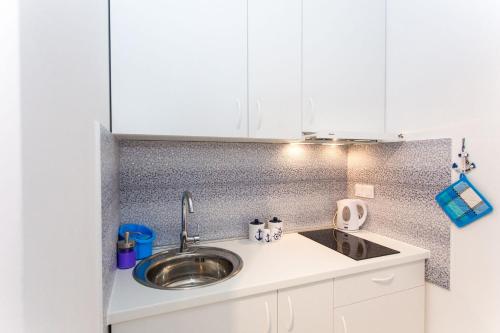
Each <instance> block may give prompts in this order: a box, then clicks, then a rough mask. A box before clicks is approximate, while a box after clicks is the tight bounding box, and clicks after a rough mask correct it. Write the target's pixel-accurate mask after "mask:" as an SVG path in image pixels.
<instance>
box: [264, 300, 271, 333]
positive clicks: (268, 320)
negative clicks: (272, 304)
mask: <svg viewBox="0 0 500 333" xmlns="http://www.w3.org/2000/svg"><path fill="white" fill-rule="evenodd" d="M264 305H265V307H266V321H267V333H271V313H270V310H269V303H268V302H267V301H266V302H264Z"/></svg>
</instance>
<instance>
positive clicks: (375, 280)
mask: <svg viewBox="0 0 500 333" xmlns="http://www.w3.org/2000/svg"><path fill="white" fill-rule="evenodd" d="M392 280H394V274H391V275H389V276H388V277H384V278H372V281H373V282H375V283H388V282H391V281H392Z"/></svg>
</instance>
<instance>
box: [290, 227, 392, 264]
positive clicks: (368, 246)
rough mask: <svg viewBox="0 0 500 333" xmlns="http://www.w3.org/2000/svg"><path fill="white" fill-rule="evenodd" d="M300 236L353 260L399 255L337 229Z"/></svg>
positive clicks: (311, 232) (304, 233) (305, 233)
mask: <svg viewBox="0 0 500 333" xmlns="http://www.w3.org/2000/svg"><path fill="white" fill-rule="evenodd" d="M300 234H301V235H302V236H305V237H307V238H309V239H312V240H313V241H315V242H318V243H320V244H322V245H324V246H326V247H329V248H331V249H332V250H335V251H337V252H340V253H342V254H344V255H346V256H348V257H350V258H352V259H354V260H363V259H369V258H376V257H382V256H387V255H389V254H396V253H399V251H396V250H393V249H390V248H388V247H385V246H382V245H379V244H376V243H373V242H370V241H368V240H366V239H362V238H359V237H356V236H354V235H352V234H349V233H347V232H343V231H340V230H337V229H322V230H315V231H306V232H300Z"/></svg>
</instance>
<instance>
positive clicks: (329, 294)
mask: <svg viewBox="0 0 500 333" xmlns="http://www.w3.org/2000/svg"><path fill="white" fill-rule="evenodd" d="M278 332H279V333H287V332H295V333H311V332H314V333H333V280H328V281H324V282H320V283H315V284H311V285H307V286H301V287H295V288H290V289H284V290H279V291H278Z"/></svg>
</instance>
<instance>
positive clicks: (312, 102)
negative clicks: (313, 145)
mask: <svg viewBox="0 0 500 333" xmlns="http://www.w3.org/2000/svg"><path fill="white" fill-rule="evenodd" d="M309 105H310V107H311V109H310V110H311V111H310V117H309V125H312V124H314V100H313V98H312V97H309Z"/></svg>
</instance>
